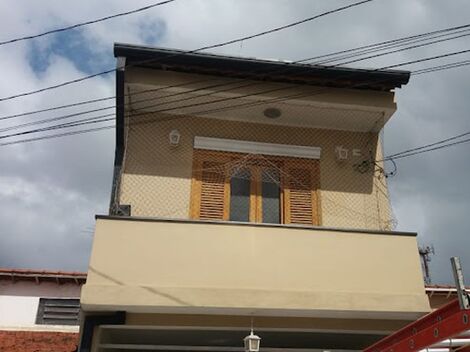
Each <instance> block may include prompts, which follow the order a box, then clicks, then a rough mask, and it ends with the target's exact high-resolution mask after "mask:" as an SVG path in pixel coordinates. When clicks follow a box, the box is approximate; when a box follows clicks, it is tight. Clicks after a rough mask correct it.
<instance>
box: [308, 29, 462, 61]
mask: <svg viewBox="0 0 470 352" xmlns="http://www.w3.org/2000/svg"><path fill="white" fill-rule="evenodd" d="M466 28H470V24H464V25H460V26H456V27H448V28H444V29H439V30H435V31H430V32H425V33H421V34H415V35H412V36H408V37H401V38H396V39H391V40H386V41H383V42H379V43H374V44H368V45H364V46H361V47H357V48H351V49H347V50H341V51H337V52H334V53H330V54H324V55H319V56H314V57H311V58H309V59H306V60H305V61H311V60H318V59H322V58H326V57H331V56H337V55H339V54H347V53H350V52H355V51H362V50H363V49H372V48H376V47H380V46H385V47H388V45H390V44H395V43H403V42H408V41H410V40H413V39H420V38H423V37H428V36H433V35H435V34H441V33H445V32H450V31H454V30H460V29H466Z"/></svg>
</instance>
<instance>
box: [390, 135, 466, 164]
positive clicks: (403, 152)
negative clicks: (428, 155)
mask: <svg viewBox="0 0 470 352" xmlns="http://www.w3.org/2000/svg"><path fill="white" fill-rule="evenodd" d="M468 135H470V131H468V132H464V133H461V134H458V135H456V136H452V137H449V138H446V139H443V140H440V141H437V142H434V143H430V144H426V145H423V146H420V147H416V148H411V149H406V150H403V151H401V152H398V153H395V154H391V155H388V156H386V157H384V158H383V160H382V161H384V160H393V159H398V158H399V157H401V156H402V155H405V154H408V153H411V152H416V151H419V150H423V149H427V148H430V147H434V146H436V145H439V144H443V143H447V142H451V141H453V140H456V139H459V138H462V137H465V136H468ZM459 143H460V142H459ZM451 145H453V144H451ZM413 155H414V154H413Z"/></svg>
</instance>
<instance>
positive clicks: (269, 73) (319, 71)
mask: <svg viewBox="0 0 470 352" xmlns="http://www.w3.org/2000/svg"><path fill="white" fill-rule="evenodd" d="M114 56H116V57H125V58H126V66H134V67H146V68H153V69H160V70H170V71H178V72H187V73H197V74H206V75H213V76H228V77H233V78H243V79H245V78H246V79H253V80H262V81H271V82H282V83H295V84H307V85H315V86H327V87H338V88H354V89H370V90H380V91H390V90H392V89H394V88H400V87H401V86H402V85H405V84H406V83H408V81H409V78H410V72H409V71H400V70H373V69H357V68H346V67H334V66H324V65H309V64H303V63H295V62H288V61H275V60H263V59H257V58H243V57H235V56H224V55H216V54H208V53H199V52H197V53H195V52H191V51H189V52H188V51H183V50H176V49H166V48H156V47H147V46H138V45H131V44H122V43H115V44H114Z"/></svg>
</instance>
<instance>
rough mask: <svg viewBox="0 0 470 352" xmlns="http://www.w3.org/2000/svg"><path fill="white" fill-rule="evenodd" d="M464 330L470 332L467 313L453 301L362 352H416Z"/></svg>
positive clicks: (466, 349)
mask: <svg viewBox="0 0 470 352" xmlns="http://www.w3.org/2000/svg"><path fill="white" fill-rule="evenodd" d="M466 330H470V309H462V308H460V304H459V300H458V299H456V300H455V301H452V302H450V303H449V304H447V305H445V306H443V307H441V308H439V309H437V310H435V311H433V312H431V313H429V314H427V315H425V316H424V317H422V318H420V319H418V320H417V321H415V322H413V323H411V324H409V325H407V326H405V327H404V328H402V329H400V330H398V331H397V332H395V333H393V334H392V335H390V336H387V337H385V338H383V339H382V340H380V341H378V342H376V343H375V344H373V345H372V346H370V347H368V348H366V349H365V350H364V352H412V351H420V350H422V349H425V348H429V347H431V346H432V345H434V344H436V343H438V342H441V341H443V340H446V339H449V338H452V337H454V336H457V335H459V334H461V333H462V332H464V331H466ZM458 352H470V347H469V346H466V347H463V348H460V349H458Z"/></svg>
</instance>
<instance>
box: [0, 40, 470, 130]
mask: <svg viewBox="0 0 470 352" xmlns="http://www.w3.org/2000/svg"><path fill="white" fill-rule="evenodd" d="M409 48H410V47H407V48H405V49H409ZM467 51H469V50H466V51H460V52H456V53H448V54H444V55H439V56H434V57H430V58H424V59H419V60H415V61H408V62H405V63H400V64H395V65H392V66H386V67H385V68H389V67H398V66H403V65H409V64H411V63H416V62H422V61H428V60H434V59H436V58H441V57H446V56H451V55H456V54H461V53H464V52H467ZM359 60H361V59H359ZM359 60H356V61H359ZM288 64H293V63H287V64H286V65H288ZM456 64H458V63H454V64H453V65H454V66H453V67H458V66H463V65H464V64H459V65H456ZM448 65H449V64H448ZM442 66H447V65H442ZM309 69H311V67H308V68H306V70H309ZM383 69H384V68H379V69H375V70H371V71H372V72H374V71H379V70H383ZM430 69H432V68H429V69H426V71H427V70H430ZM442 69H444V67H442V68H440V70H442ZM436 70H437V69H436ZM282 71H285V70H281V72H282ZM429 72H433V71H429ZM420 73H424V72H420ZM418 74H419V73H418ZM234 83H237V82H229V83H221V84H216V85H212V86H205V87H201V88H196V89H193V90H189V91H185V92H179V93H175V94H172V95H168V96H165V97H163V98H168V97H172V96H177V95H181V94H188V93H192V92H197V91H201V90H206V89H210V88H215V87H220V86H226V85H232V84H234ZM260 84H262V83H259V82H254V83H248V84H245V85H239V86H236V87H233V88H229V89H224V90H218V91H215V92H211V93H208V94H205V95H198V96H196V97H186V98H182V99H179V100H175V101H169V102H163V103H157V104H154V105H151V106H148V107H154V106H160V105H163V104H172V103H177V102H181V101H186V100H192V99H196V98H201V97H205V96H208V95H212V94H214V93H220V92H223V91H227V90H233V89H238V88H245V87H249V86H255V85H260ZM181 85H187V83H186V84H180V85H179V86H181ZM167 88H168V87H164V88H156V89H153V90H148V91H156V90H162V89H167ZM285 89H288V88H284V87H283V88H276V89H273V90H269V91H263V92H260V93H256V94H254V93H250V94H247V95H244V96H238V97H233V99H240V98H242V97H245V96H251V95H258V94H263V93H271V92H274V91H279V90H285ZM138 93H139V94H142V93H143V92H138ZM134 94H137V93H134ZM127 95H130V94H127ZM231 99H232V98H223V99H221V100H216V101H213V102H203V103H198V104H196V105H194V104H189V105H186V106H183V107H177V108H169V109H164V110H159V111H157V112H165V111H168V110H170V111H171V110H174V109H180V108H185V107H193V106H198V105H205V104H211V103H216V102H220V101H225V100H231ZM149 100H154V98H148V99H143V100H139V101H136V102H135V103H140V102H145V101H149ZM115 107H116V106H115V105H112V106H108V107H104V108H98V109H92V110H88V111H84V112H80V113H74V114H69V115H65V116H61V117H57V118H52V119H46V120H40V121H33V122H29V123H24V124H20V125H15V126H10V127H6V128H3V129H0V132H4V131H8V130H13V129H18V128H21V127H25V126H31V125H35V124H41V123H46V122H51V121H56V120H60V119H66V118H70V117H75V116H79V115H82V114H87V113H91V112H97V111H102V110H107V109H112V108H115ZM148 107H145V108H148Z"/></svg>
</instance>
